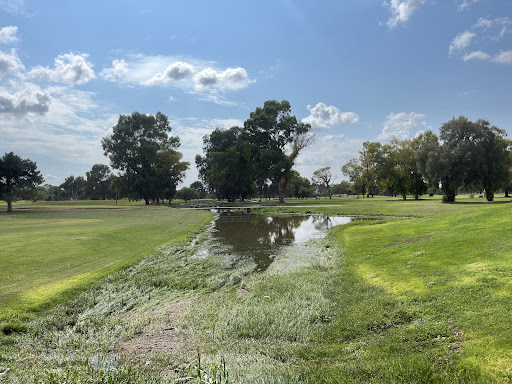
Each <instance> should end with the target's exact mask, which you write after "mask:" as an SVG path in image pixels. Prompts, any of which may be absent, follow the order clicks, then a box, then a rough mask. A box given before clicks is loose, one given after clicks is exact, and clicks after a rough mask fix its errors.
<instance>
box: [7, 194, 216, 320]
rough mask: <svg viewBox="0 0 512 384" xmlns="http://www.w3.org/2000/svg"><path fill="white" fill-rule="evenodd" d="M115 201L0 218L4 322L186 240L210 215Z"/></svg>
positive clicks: (34, 208)
mask: <svg viewBox="0 0 512 384" xmlns="http://www.w3.org/2000/svg"><path fill="white" fill-rule="evenodd" d="M113 204H114V203H113V202H109V204H107V203H105V202H103V205H97V202H94V204H90V203H82V204H76V203H74V204H69V203H63V204H56V205H51V206H48V205H42V204H34V205H28V204H22V205H19V206H18V207H16V208H15V209H14V212H13V213H12V214H7V213H6V212H1V213H0V292H1V295H0V322H2V320H6V319H9V318H11V319H12V318H24V317H27V316H30V312H32V311H34V310H37V309H38V308H41V307H45V306H47V305H49V304H50V305H51V304H52V303H55V302H58V301H59V300H60V299H61V298H62V297H66V296H67V295H72V294H73V293H74V289H76V288H80V287H82V286H84V285H86V284H87V283H90V282H92V281H95V280H97V279H98V278H100V277H101V276H105V275H106V274H108V273H111V272H113V271H116V270H118V269H119V268H122V267H123V266H125V265H127V264H130V263H133V262H136V261H138V260H140V259H142V257H143V256H144V255H146V254H147V253H148V252H150V251H153V250H154V249H156V248H157V247H159V246H161V245H163V244H166V243H169V242H175V243H176V242H183V241H186V240H187V239H189V238H190V237H191V236H193V235H194V234H195V233H197V232H198V231H200V230H201V228H202V227H203V226H204V224H205V223H206V222H208V221H209V220H211V218H212V215H211V214H208V213H205V212H198V211H184V210H174V209H170V208H167V207H144V206H117V207H116V206H115V205H113ZM4 327H5V326H4Z"/></svg>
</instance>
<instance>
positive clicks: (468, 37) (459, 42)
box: [450, 31, 476, 55]
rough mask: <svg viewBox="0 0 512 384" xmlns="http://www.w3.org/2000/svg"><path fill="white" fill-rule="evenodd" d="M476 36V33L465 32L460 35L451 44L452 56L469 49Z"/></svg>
mask: <svg viewBox="0 0 512 384" xmlns="http://www.w3.org/2000/svg"><path fill="white" fill-rule="evenodd" d="M475 36H476V33H473V32H470V31H464V32H462V33H459V34H458V35H457V36H456V37H455V39H453V41H452V42H451V44H450V55H451V54H453V53H454V52H457V51H459V50H462V49H465V48H467V47H469V45H470V44H471V41H472V40H473V38H474V37H475Z"/></svg>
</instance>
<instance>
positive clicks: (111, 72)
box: [100, 59, 128, 81]
mask: <svg viewBox="0 0 512 384" xmlns="http://www.w3.org/2000/svg"><path fill="white" fill-rule="evenodd" d="M127 73H128V65H127V64H126V61H124V60H123V59H121V60H117V59H116V60H113V61H112V66H111V67H110V68H104V69H103V70H102V71H101V73H100V75H101V77H103V78H104V79H105V80H107V81H117V80H118V79H119V78H121V77H123V76H124V75H126V74H127Z"/></svg>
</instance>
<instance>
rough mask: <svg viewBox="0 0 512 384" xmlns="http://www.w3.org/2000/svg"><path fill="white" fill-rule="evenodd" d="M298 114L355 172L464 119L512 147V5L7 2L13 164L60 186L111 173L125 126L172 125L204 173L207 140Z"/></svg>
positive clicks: (5, 113)
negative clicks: (27, 164) (493, 129)
mask: <svg viewBox="0 0 512 384" xmlns="http://www.w3.org/2000/svg"><path fill="white" fill-rule="evenodd" d="M266 100H278V101H281V100H288V101H289V102H290V104H291V106H292V114H293V115H295V116H296V117H297V118H298V119H299V120H300V121H304V122H307V123H310V124H311V126H312V129H313V131H314V132H315V134H316V139H315V143H314V145H312V146H310V147H309V148H307V149H306V150H304V151H303V153H301V155H300V156H299V157H298V159H297V162H296V167H295V168H296V169H297V170H298V171H299V172H300V173H301V175H302V176H305V177H308V178H309V177H311V175H312V174H313V172H314V171H315V170H316V169H319V168H321V167H326V166H330V167H331V171H332V173H333V175H334V176H335V177H336V180H335V181H336V182H339V181H341V180H343V179H344V178H345V177H344V176H343V175H342V173H341V169H340V168H341V166H342V165H343V164H344V163H346V162H347V161H349V160H350V159H351V158H353V157H356V156H357V152H358V151H359V150H360V149H361V146H362V143H363V142H364V141H380V142H381V143H385V142H388V141H390V140H391V139H392V138H393V137H396V138H398V139H407V138H413V137H414V136H415V135H417V134H418V133H420V132H422V131H426V130H428V129H432V130H433V131H434V132H435V133H437V132H438V130H439V127H440V126H441V125H442V124H443V123H445V122H447V121H449V120H451V119H452V118H453V117H458V116H461V115H464V116H466V117H468V118H469V119H471V120H477V119H480V118H482V119H485V120H488V121H490V123H491V124H493V125H496V126H498V127H499V128H503V129H505V130H507V132H508V133H509V134H512V1H511V0H387V1H382V0H346V1H339V0H330V1H327V0H316V1H314V2H313V1H307V0H301V1H299V0H297V1H293V0H258V1H256V0H253V1H250V0H246V1H241V0H238V1H235V0H223V1H214V0H194V1H173V0H168V1H151V0H147V1H144V2H141V1H132V0H122V1H120V0H109V1H106V0H102V1H96V0H89V1H87V2H76V1H67V0H51V1H50V0H47V1H41V0H0V156H3V154H4V153H6V152H11V151H12V152H14V153H16V154H18V155H20V156H21V157H23V158H29V159H31V160H33V161H35V162H36V163H37V166H38V169H39V170H40V171H41V173H42V174H43V175H44V177H45V182H46V183H49V184H52V185H59V184H61V183H62V182H63V181H64V179H65V178H66V177H68V176H70V175H73V176H75V177H76V176H85V173H86V172H87V171H89V170H90V169H91V168H92V165H93V164H107V165H109V160H108V158H107V157H105V156H104V154H103V150H102V147H101V138H102V137H105V136H107V135H109V133H111V132H112V127H113V126H114V125H115V124H116V122H117V120H118V118H119V115H126V114H131V113H132V112H134V111H138V112H141V113H151V114H156V112H158V111H160V112H162V113H164V114H165V115H167V116H168V117H169V120H170V124H171V126H172V134H173V135H178V136H179V137H180V140H181V147H180V148H179V150H180V151H181V152H182V153H183V155H184V160H186V161H189V162H190V170H189V171H188V172H187V175H186V179H185V181H184V183H183V184H182V186H188V185H189V184H190V183H192V182H194V181H195V180H197V177H198V176H197V170H196V168H195V162H194V158H195V155H197V154H202V137H203V136H204V135H208V134H209V133H211V132H212V131H213V130H214V129H215V128H226V129H227V128H230V127H232V126H235V125H239V126H241V125H243V121H244V120H246V119H247V118H249V114H250V113H251V112H252V111H254V110H255V109H256V108H257V107H262V106H263V103H264V102H265V101H266Z"/></svg>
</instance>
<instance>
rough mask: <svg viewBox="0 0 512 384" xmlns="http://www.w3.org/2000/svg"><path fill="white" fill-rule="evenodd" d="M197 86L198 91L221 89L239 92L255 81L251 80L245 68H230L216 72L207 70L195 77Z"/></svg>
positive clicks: (210, 69) (211, 69)
mask: <svg viewBox="0 0 512 384" xmlns="http://www.w3.org/2000/svg"><path fill="white" fill-rule="evenodd" d="M194 81H195V86H196V89H198V90H203V89H205V88H209V87H214V88H219V89H229V90H238V89H242V88H246V87H247V86H248V85H249V84H250V83H252V82H253V80H249V76H248V75H247V71H246V70H245V69H244V68H241V67H238V68H228V69H226V70H225V71H216V70H215V69H213V68H205V69H203V70H202V71H201V72H199V73H197V74H196V75H195V76H194Z"/></svg>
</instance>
